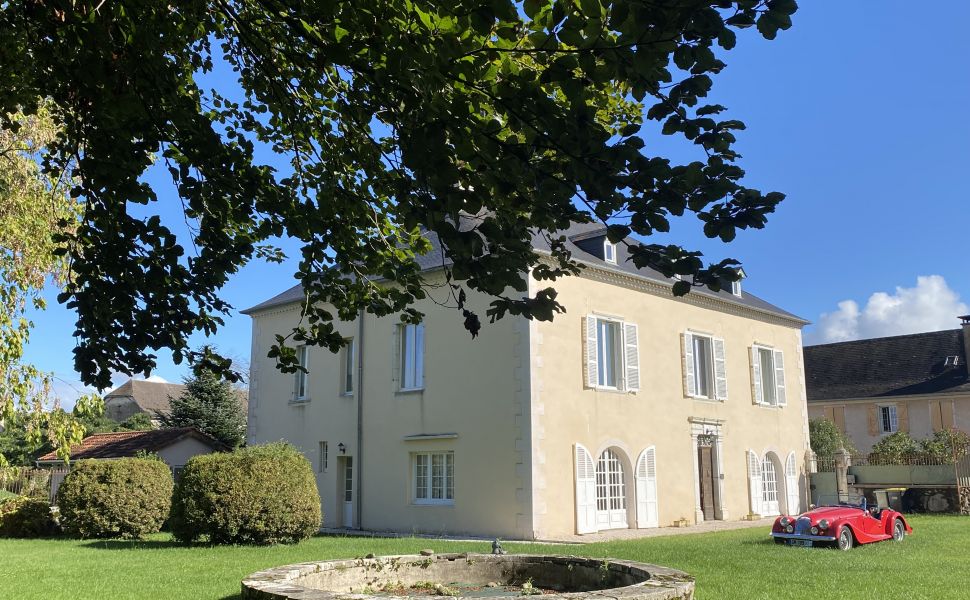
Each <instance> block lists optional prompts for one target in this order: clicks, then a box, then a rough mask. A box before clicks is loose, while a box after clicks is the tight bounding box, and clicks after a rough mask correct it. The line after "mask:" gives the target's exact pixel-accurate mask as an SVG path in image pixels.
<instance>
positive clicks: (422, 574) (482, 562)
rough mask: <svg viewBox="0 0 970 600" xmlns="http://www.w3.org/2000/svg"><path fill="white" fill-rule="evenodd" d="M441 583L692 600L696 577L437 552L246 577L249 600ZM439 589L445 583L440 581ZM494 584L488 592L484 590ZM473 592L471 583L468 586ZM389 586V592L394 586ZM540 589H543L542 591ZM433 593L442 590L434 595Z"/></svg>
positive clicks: (553, 594) (361, 593) (374, 596)
mask: <svg viewBox="0 0 970 600" xmlns="http://www.w3.org/2000/svg"><path fill="white" fill-rule="evenodd" d="M431 582H437V583H439V584H441V586H451V585H455V584H456V583H458V582H460V583H461V585H462V586H482V593H463V592H462V591H461V590H462V589H465V588H462V587H455V588H452V587H444V588H441V589H439V590H438V591H439V593H438V595H442V596H448V595H457V596H459V597H471V596H478V597H486V596H487V597H488V598H490V599H492V598H499V599H501V598H511V597H515V598H521V597H523V596H524V595H525V594H524V593H523V592H522V591H517V592H513V591H503V590H506V589H508V588H506V587H505V586H522V585H523V584H524V585H526V586H534V588H535V589H536V590H541V591H542V592H543V593H542V596H541V598H537V600H567V599H568V600H579V599H581V598H596V599H604V600H605V599H609V600H669V599H675V598H676V599H684V600H690V599H692V598H693V597H694V580H693V578H692V577H690V576H689V575H687V574H686V573H684V572H682V571H675V570H674V569H668V568H666V567H659V566H656V565H649V564H644V563H638V562H631V561H626V560H609V559H606V560H603V559H593V558H580V557H574V556H535V555H514V554H509V555H492V554H434V555H431V556H385V557H377V558H361V559H355V560H331V561H324V562H311V563H302V564H296V565H287V566H283V567H277V568H275V569H268V570H266V571H260V572H258V573H254V574H252V575H250V576H249V577H247V578H246V579H244V580H243V582H242V598H243V600H275V599H284V598H290V599H299V600H387V599H388V598H422V599H423V600H428V596H429V593H427V592H425V593H415V592H414V591H413V590H416V589H418V586H425V587H427V586H429V585H431ZM439 587H440V586H439ZM485 588H489V589H487V590H486V589H485ZM469 589H472V588H469ZM388 590H390V591H388ZM534 593H539V592H538V591H536V592H534ZM430 595H435V593H434V592H431V594H430Z"/></svg>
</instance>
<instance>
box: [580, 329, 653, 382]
mask: <svg viewBox="0 0 970 600" xmlns="http://www.w3.org/2000/svg"><path fill="white" fill-rule="evenodd" d="M583 329H584V337H585V339H586V377H585V379H586V387H589V388H594V389H604V390H619V391H626V392H636V391H638V390H639V389H640V351H639V339H638V336H639V333H638V329H637V326H636V324H634V323H628V322H625V321H623V320H620V319H616V318H613V317H601V316H596V315H588V316H586V317H585V318H584V319H583Z"/></svg>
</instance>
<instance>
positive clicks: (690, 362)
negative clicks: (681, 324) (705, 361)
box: [680, 333, 697, 398]
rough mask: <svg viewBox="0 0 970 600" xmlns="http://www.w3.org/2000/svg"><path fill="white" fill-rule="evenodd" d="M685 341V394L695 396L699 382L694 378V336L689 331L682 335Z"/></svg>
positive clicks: (690, 396) (682, 339)
mask: <svg viewBox="0 0 970 600" xmlns="http://www.w3.org/2000/svg"><path fill="white" fill-rule="evenodd" d="M680 339H681V342H682V343H683V345H684V347H683V352H682V353H681V354H682V356H683V359H684V395H686V396H687V397H688V398H693V397H694V396H696V395H697V382H696V381H695V380H694V337H693V336H692V335H691V334H689V333H684V334H682V335H681V336H680Z"/></svg>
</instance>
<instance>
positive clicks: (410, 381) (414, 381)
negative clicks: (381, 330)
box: [400, 324, 424, 391]
mask: <svg viewBox="0 0 970 600" xmlns="http://www.w3.org/2000/svg"><path fill="white" fill-rule="evenodd" d="M400 338H401V390H403V391H408V390H420V389H423V388H424V325H421V324H418V325H412V324H407V325H401V329H400Z"/></svg>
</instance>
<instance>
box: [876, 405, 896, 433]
mask: <svg viewBox="0 0 970 600" xmlns="http://www.w3.org/2000/svg"><path fill="white" fill-rule="evenodd" d="M879 426H880V431H881V433H896V432H897V431H899V418H898V416H897V413H896V406H895V405H892V404H890V405H887V406H880V407H879Z"/></svg>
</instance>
